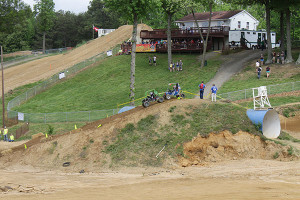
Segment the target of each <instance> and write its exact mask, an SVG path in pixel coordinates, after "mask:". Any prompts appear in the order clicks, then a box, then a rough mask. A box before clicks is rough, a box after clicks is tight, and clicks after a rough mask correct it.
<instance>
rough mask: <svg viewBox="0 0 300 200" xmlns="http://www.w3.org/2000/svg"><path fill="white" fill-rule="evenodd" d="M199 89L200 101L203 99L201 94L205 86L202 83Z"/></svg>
mask: <svg viewBox="0 0 300 200" xmlns="http://www.w3.org/2000/svg"><path fill="white" fill-rule="evenodd" d="M199 89H200V99H203V93H204V89H205V85H204V83H203V81H202V83H201V84H200V85H199Z"/></svg>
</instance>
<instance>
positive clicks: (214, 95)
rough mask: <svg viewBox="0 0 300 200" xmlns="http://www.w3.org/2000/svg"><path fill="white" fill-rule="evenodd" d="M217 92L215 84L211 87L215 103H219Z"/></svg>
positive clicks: (212, 99) (212, 98)
mask: <svg viewBox="0 0 300 200" xmlns="http://www.w3.org/2000/svg"><path fill="white" fill-rule="evenodd" d="M217 90H218V88H217V87H216V85H215V84H213V86H212V87H211V101H214V100H215V102H216V101H217Z"/></svg>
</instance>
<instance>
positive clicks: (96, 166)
mask: <svg viewBox="0 0 300 200" xmlns="http://www.w3.org/2000/svg"><path fill="white" fill-rule="evenodd" d="M203 102H205V103H206V104H210V102H208V101H199V100H198V99H190V100H173V101H172V100H171V101H167V102H164V103H161V104H158V103H157V104H154V105H151V106H150V107H149V108H146V109H145V108H143V107H137V108H135V109H133V110H130V111H127V112H124V113H121V114H118V115H115V116H112V117H109V118H106V119H103V120H99V121H97V122H93V123H90V124H88V125H86V126H84V127H83V128H81V129H77V130H74V131H72V132H70V133H66V134H64V135H56V136H50V137H48V138H45V137H44V136H43V137H40V138H36V139H33V140H31V141H29V142H27V143H26V145H27V149H25V147H24V145H20V146H17V147H14V148H12V149H11V150H5V151H2V152H1V157H0V163H2V164H3V166H12V165H31V166H34V167H42V168H43V169H45V170H46V169H59V170H63V171H68V172H70V171H75V172H76V171H77V172H78V171H80V170H81V169H84V170H85V171H96V172H97V171H100V170H103V169H104V168H105V167H109V162H110V160H109V156H108V155H107V154H106V153H104V152H103V150H104V141H108V142H109V141H111V140H112V138H114V136H116V135H117V134H118V133H119V131H118V130H119V129H121V128H124V127H125V126H126V125H127V124H128V123H133V124H136V123H137V122H139V121H140V120H141V119H142V118H146V117H147V116H149V115H155V116H157V117H158V122H159V124H158V125H157V126H158V127H161V126H163V125H168V124H169V125H170V120H171V117H172V112H170V111H169V110H170V108H171V107H174V106H176V110H177V111H178V112H179V113H180V112H182V113H185V112H186V110H187V107H188V106H198V105H200V104H202V103H203ZM100 124H101V125H102V126H100V127H99V125H100ZM158 133H159V134H163V132H159V131H158ZM287 149H288V147H283V146H281V145H279V144H275V143H274V142H271V141H263V140H261V138H260V137H259V136H254V135H252V134H249V133H245V132H239V133H237V134H235V135H233V134H231V133H230V132H228V131H224V132H221V133H219V134H213V133H212V134H210V135H209V136H208V137H206V138H203V137H201V136H199V137H196V138H194V139H193V141H192V142H189V143H186V144H185V145H184V154H185V158H181V157H179V165H178V160H177V158H171V157H168V161H167V162H166V163H165V166H163V167H170V166H176V165H177V166H189V165H198V164H199V165H201V164H205V163H213V162H218V161H223V160H239V159H245V158H256V159H274V158H273V156H274V155H275V154H276V152H277V153H278V155H277V156H276V157H277V158H278V160H279V159H280V160H289V159H290V157H289V155H288V153H287ZM170 160H171V162H170ZM104 161H105V162H104ZM64 162H71V165H70V167H67V168H65V167H63V166H62V164H63V163H64Z"/></svg>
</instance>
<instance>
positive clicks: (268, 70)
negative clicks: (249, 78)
mask: <svg viewBox="0 0 300 200" xmlns="http://www.w3.org/2000/svg"><path fill="white" fill-rule="evenodd" d="M266 72H267V78H269V76H270V73H271V69H270V67H269V66H268V67H267V68H266Z"/></svg>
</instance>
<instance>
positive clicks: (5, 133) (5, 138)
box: [3, 126, 8, 141]
mask: <svg viewBox="0 0 300 200" xmlns="http://www.w3.org/2000/svg"><path fill="white" fill-rule="evenodd" d="M7 134H8V129H7V128H6V126H4V130H3V136H4V138H3V140H4V141H8V137H7Z"/></svg>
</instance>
